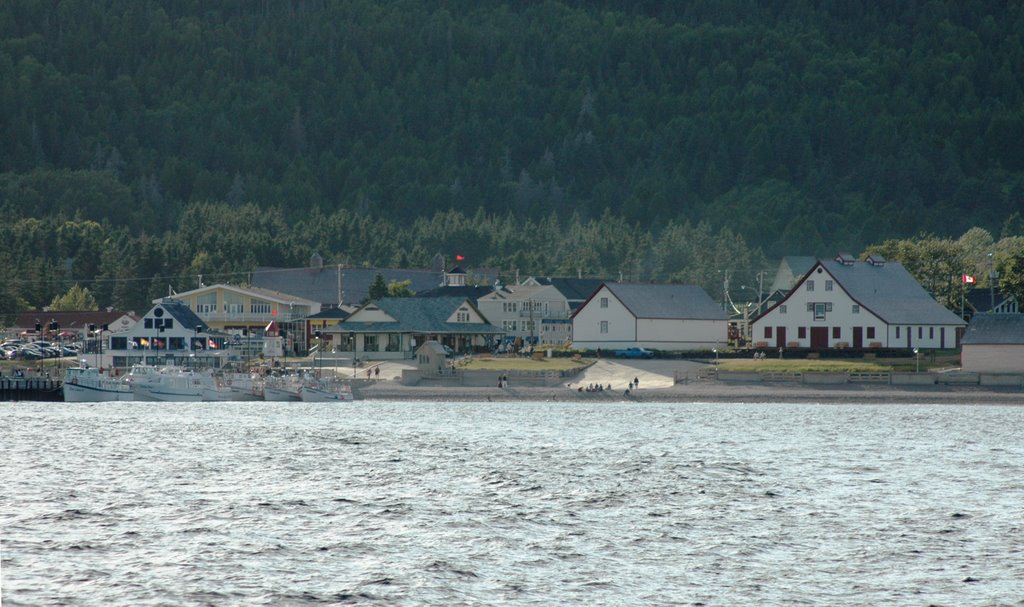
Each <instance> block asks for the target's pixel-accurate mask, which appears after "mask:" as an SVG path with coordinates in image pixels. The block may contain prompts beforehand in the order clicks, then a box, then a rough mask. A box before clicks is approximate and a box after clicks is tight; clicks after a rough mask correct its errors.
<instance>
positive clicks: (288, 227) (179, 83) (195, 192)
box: [0, 0, 1024, 305]
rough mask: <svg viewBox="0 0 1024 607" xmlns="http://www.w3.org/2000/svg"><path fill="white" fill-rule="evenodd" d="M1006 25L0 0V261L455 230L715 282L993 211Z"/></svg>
mask: <svg viewBox="0 0 1024 607" xmlns="http://www.w3.org/2000/svg"><path fill="white" fill-rule="evenodd" d="M1022 36H1024V8H1022V4H1021V3H1020V2H1017V1H1011V2H995V1H992V2H984V1H980V0H975V1H971V0H934V1H931V2H892V3H873V2H858V1H855V0H833V1H826V0H822V1H818V2H814V1H807V0H804V1H800V0H793V1H791V2H786V1H779V2H760V1H755V0H707V1H694V2H643V1H625V0H622V1H610V0H606V1H603V2H569V1H553V0H549V1H547V2H522V3H519V2H512V3H505V2H487V1H485V2H438V1H430V0H422V1H412V0H392V1H386V0H349V1H344V2H342V1H340V0H339V1H330V0H258V1H256V0H223V1H219V2H209V1H206V0H164V1H156V0H104V1H101V2H97V1H84V0H80V1H75V0H64V1H61V2H53V1H52V0H4V1H3V2H0V217H2V219H3V224H4V227H3V232H4V234H2V236H3V237H4V238H5V244H6V245H8V246H7V247H6V249H5V250H4V251H3V252H2V253H0V264H3V266H4V268H5V273H6V272H10V273H11V276H12V277H14V278H16V279H17V280H16V281H14V282H13V283H12V284H11V285H9V286H7V287H5V288H6V289H9V290H13V293H12V294H13V296H16V297H18V298H21V300H22V301H23V302H27V303H29V304H30V305H40V304H41V303H43V304H45V303H46V302H48V301H49V298H50V297H52V296H53V295H54V294H55V293H59V292H63V291H64V290H66V289H67V287H68V286H69V285H68V284H67V282H68V281H72V280H73V281H76V282H82V283H83V284H88V285H89V286H90V288H99V289H100V290H101V291H102V290H103V289H104V288H107V287H103V286H101V285H103V284H109V285H119V286H118V288H126V285H134V286H128V287H127V290H128V291H129V292H130V293H131V294H134V295H133V296H134V297H137V298H140V299H141V298H142V297H144V295H146V294H149V293H150V292H152V291H156V290H159V288H158V287H157V286H156V285H157V284H158V283H169V282H175V281H176V280H184V279H177V278H174V277H176V276H179V275H181V276H184V275H189V276H192V275H194V274H195V273H198V272H200V271H202V270H204V269H205V270H206V271H207V272H242V271H244V270H246V269H250V268H251V267H252V266H253V265H255V264H263V265H273V264H301V263H305V261H306V259H308V257H309V255H310V254H311V253H312V252H314V251H317V252H319V253H320V254H321V255H323V256H324V257H325V258H326V259H327V260H328V262H342V261H347V262H348V263H354V264H397V263H407V264H412V265H418V264H422V263H425V262H426V260H427V259H429V257H430V255H432V254H433V253H436V252H438V251H439V250H441V251H447V252H455V251H456V250H457V249H461V250H459V251H458V252H461V253H463V254H466V255H467V256H469V257H470V259H471V260H473V261H475V262H476V263H478V264H480V265H484V264H486V265H493V266H499V267H502V268H504V269H506V270H511V269H513V268H515V269H519V270H521V271H522V272H541V273H546V274H554V273H558V272H559V271H563V272H565V271H569V272H571V273H573V274H576V273H582V274H585V275H608V276H617V275H618V274H619V273H620V272H625V273H626V274H627V275H630V276H633V277H634V278H636V279H650V278H655V279H659V280H669V279H676V280H682V279H684V278H685V277H688V276H689V277H698V276H699V275H703V274H708V275H715V274H716V273H717V276H718V278H715V279H714V280H715V281H720V279H721V275H722V273H724V272H725V271H727V270H732V271H733V272H737V273H739V272H744V273H745V274H746V275H747V276H749V275H750V273H751V272H756V271H757V270H761V269H764V268H765V266H766V261H765V258H767V259H769V260H770V259H773V258H777V257H779V256H781V255H787V254H819V255H830V254H832V253H834V252H836V251H838V250H847V251H853V252H859V251H861V250H863V249H864V248H865V247H867V246H869V245H871V244H874V243H880V242H882V241H883V240H886V239H898V238H906V237H909V236H913V235H915V234H918V233H920V232H927V233H930V234H934V235H936V236H938V237H952V238H956V237H959V236H960V235H961V234H963V233H964V232H965V231H967V229H968V228H970V227H972V226H979V227H982V228H985V229H987V230H989V231H990V232H992V233H993V234H995V235H997V236H998V235H1001V233H1002V229H1003V226H1004V223H1005V222H1006V220H1007V218H1008V217H1009V216H1010V215H1011V213H1012V212H1013V211H1015V210H1019V209H1021V208H1024V92H1022V90H1024V44H1022ZM446 218H449V219H454V221H455V225H453V226H448V227H441V226H440V225H439V224H443V223H444V222H445V219H446ZM1011 224H1012V225H1016V224H1015V223H1013V222H1011ZM1007 225H1010V224H1007ZM26 226H27V227H26ZM432 229H433V230H434V231H431V230H432ZM26 234H32V235H33V237H32V239H31V240H27V236H26ZM695 235H697V236H695ZM704 236H707V237H708V238H710V241H711V242H713V243H715V246H714V247H711V248H705V249H703V250H702V249H697V250H696V253H695V254H693V255H691V254H690V253H687V252H686V251H688V250H690V249H691V248H692V245H693V244H694V243H699V242H703V241H701V240H700V239H701V238H703V237H704ZM443 237H447V238H443ZM690 237H693V238H694V240H693V242H692V243H686V242H683V241H679V240H673V239H678V238H690ZM15 246H17V247H18V248H14V247H15ZM677 249H678V251H676V250H677ZM721 251H724V252H721ZM730 251H733V252H734V253H733V254H730ZM762 255H763V256H762ZM680 264H682V265H680ZM741 264H746V265H744V266H743V267H741ZM769 265H770V264H769ZM125 266H128V267H127V268H126V267H125ZM96 278H100V279H102V280H101V281H100V282H89V281H92V280H93V279H96ZM128 278H131V279H132V280H134V281H136V282H134V283H128V282H126V281H125V279H128ZM115 279H117V280H115ZM103 280H106V281H111V282H108V283H105V282H102V281H103ZM707 280H708V281H710V280H711V279H710V278H708V279H707ZM744 280H746V281H749V280H751V279H750V278H744ZM139 282H145V283H146V286H145V288H142V289H139V288H137V287H138V283H139ZM149 283H153V285H152V286H151V285H150V284H149ZM164 286H166V285H164ZM109 290H110V291H114V290H116V289H114V287H113V286H111V287H110V288H109ZM164 290H165V289H164ZM98 299H99V298H98ZM100 301H101V303H102V302H103V300H102V299H100ZM111 301H116V300H111ZM143 301H144V300H143Z"/></svg>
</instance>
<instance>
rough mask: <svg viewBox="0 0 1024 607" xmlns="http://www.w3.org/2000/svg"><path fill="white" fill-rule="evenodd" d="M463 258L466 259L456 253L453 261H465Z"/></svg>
mask: <svg viewBox="0 0 1024 607" xmlns="http://www.w3.org/2000/svg"><path fill="white" fill-rule="evenodd" d="M465 260H466V258H465V257H463V256H462V255H456V256H455V261H465Z"/></svg>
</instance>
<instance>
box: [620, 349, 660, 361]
mask: <svg viewBox="0 0 1024 607" xmlns="http://www.w3.org/2000/svg"><path fill="white" fill-rule="evenodd" d="M615 357H616V358H654V352H651V351H650V350H648V349H646V348H639V347H636V348H626V349H624V350H616V351H615Z"/></svg>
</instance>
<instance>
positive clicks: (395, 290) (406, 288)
mask: <svg viewBox="0 0 1024 607" xmlns="http://www.w3.org/2000/svg"><path fill="white" fill-rule="evenodd" d="M378 276H380V274H378ZM374 282H376V281H374ZM413 295H415V293H413V291H412V281H411V280H392V281H391V282H390V283H388V297H412V296H413Z"/></svg>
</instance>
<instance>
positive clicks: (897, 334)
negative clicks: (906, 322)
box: [896, 327, 900, 339]
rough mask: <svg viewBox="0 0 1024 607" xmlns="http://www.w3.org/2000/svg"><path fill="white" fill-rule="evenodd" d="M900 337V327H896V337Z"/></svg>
mask: <svg viewBox="0 0 1024 607" xmlns="http://www.w3.org/2000/svg"><path fill="white" fill-rule="evenodd" d="M899 338H900V328H899V327H896V339H899Z"/></svg>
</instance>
